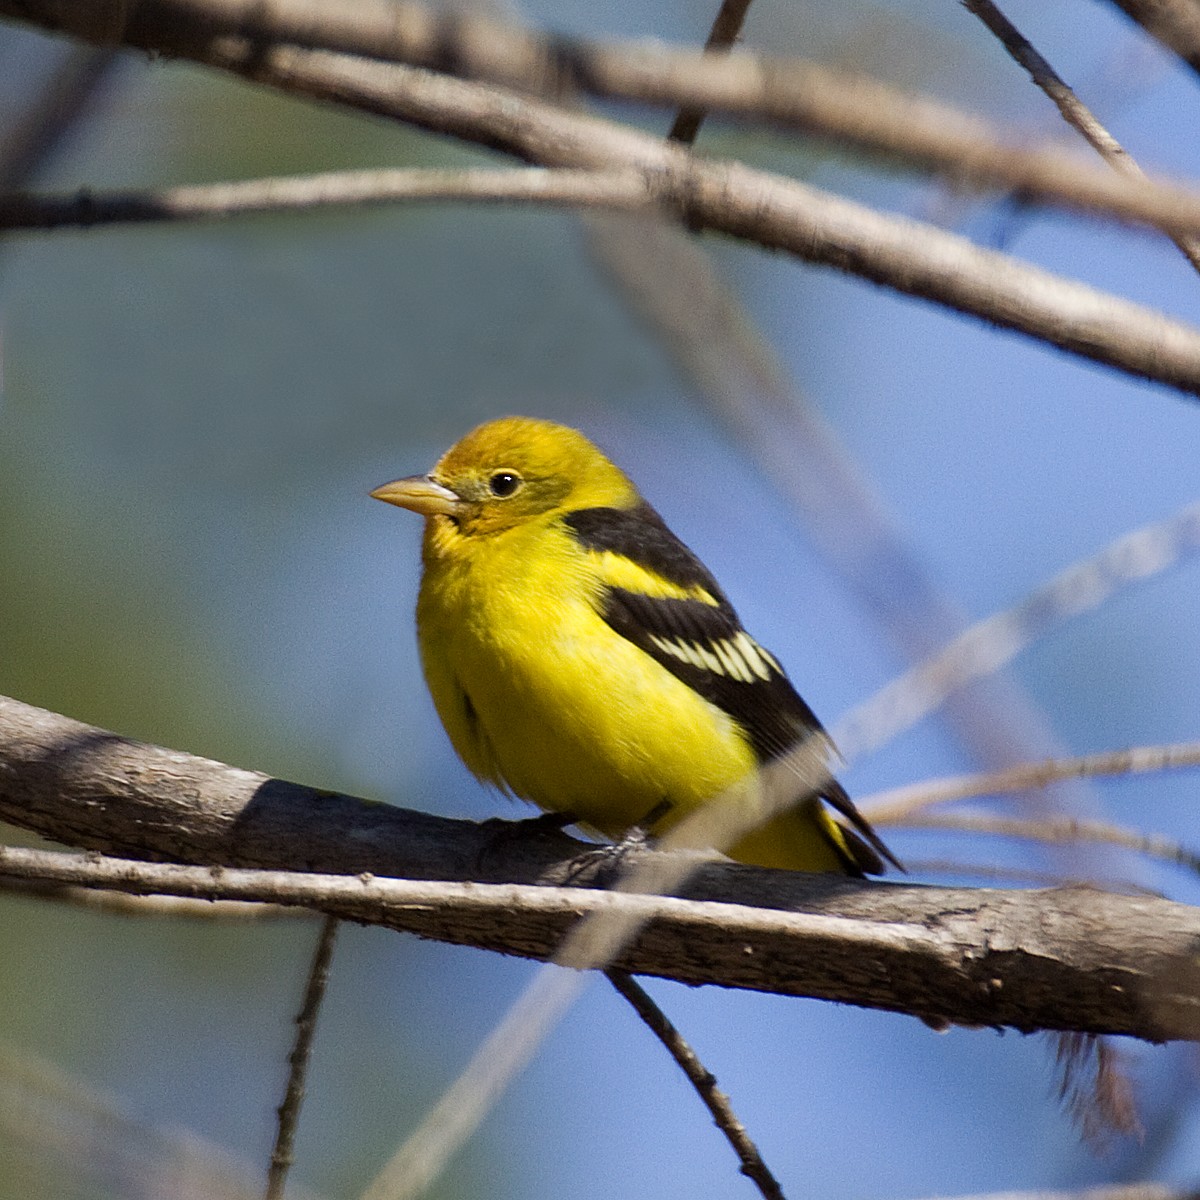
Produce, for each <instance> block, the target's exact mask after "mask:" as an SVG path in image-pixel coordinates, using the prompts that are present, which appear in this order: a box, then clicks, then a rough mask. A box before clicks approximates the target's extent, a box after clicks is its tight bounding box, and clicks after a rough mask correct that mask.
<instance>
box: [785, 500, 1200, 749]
mask: <svg viewBox="0 0 1200 1200" xmlns="http://www.w3.org/2000/svg"><path fill="white" fill-rule="evenodd" d="M1197 551H1200V503H1194V504H1189V505H1187V506H1185V507H1184V508H1182V509H1180V510H1179V511H1178V512H1175V513H1173V514H1172V515H1171V516H1170V517H1168V518H1166V519H1165V520H1163V521H1154V522H1151V523H1150V524H1148V525H1143V526H1142V527H1141V528H1140V529H1135V530H1133V532H1131V533H1126V534H1122V535H1121V536H1120V537H1118V538H1115V539H1114V540H1113V541H1111V542H1109V544H1108V545H1107V546H1105V547H1104V548H1103V549H1102V550H1101V551H1099V553H1097V554H1094V555H1092V556H1091V557H1090V558H1085V559H1081V560H1080V561H1078V562H1076V563H1073V564H1072V565H1071V566H1069V567H1067V568H1066V569H1065V570H1063V571H1060V572H1059V573H1058V574H1057V575H1055V576H1054V577H1053V578H1052V579H1050V580H1049V582H1047V583H1045V584H1043V585H1042V586H1041V587H1038V588H1035V589H1034V590H1033V591H1031V592H1030V593H1029V594H1028V595H1027V596H1026V597H1025V599H1023V600H1022V601H1021V602H1020V603H1019V604H1016V605H1014V606H1013V607H1012V608H1010V609H1007V610H1005V611H1003V612H999V613H996V614H994V615H993V616H990V617H987V618H985V619H984V620H982V621H978V622H976V624H974V625H972V626H971V628H970V629H968V630H967V631H966V632H965V633H963V634H961V635H960V636H959V637H957V638H955V639H954V640H953V641H952V642H950V643H949V644H948V645H947V646H945V647H944V648H943V649H942V650H941V651H940V652H939V653H938V654H936V655H934V656H932V657H931V658H929V659H927V660H926V661H925V662H924V663H919V664H918V665H917V666H915V667H913V668H911V669H910V670H908V671H905V672H904V674H902V675H900V676H898V677H897V678H896V679H894V680H892V682H891V683H889V684H887V685H886V686H885V687H883V688H881V689H880V690H879V691H878V692H876V693H875V695H874V696H872V697H871V698H870V699H869V700H868V701H867V702H866V703H865V704H863V705H860V706H859V707H858V708H856V709H854V710H853V711H851V712H850V713H848V714H847V715H846V716H845V717H844V718H843V719H842V720H841V721H839V722H838V724H837V726H836V727H835V728H834V730H833V738H834V741H835V742H836V743H837V744H838V746H840V747H841V749H842V752H843V753H844V754H845V756H846V758H847V760H853V759H856V758H858V757H860V756H861V755H863V754H865V753H868V752H869V751H871V750H874V749H876V748H877V747H879V746H881V745H883V744H885V743H886V742H888V741H889V740H890V739H891V738H893V737H895V736H896V734H897V733H899V732H900V731H901V730H903V729H909V728H911V727H912V726H913V725H915V724H916V723H917V722H918V721H920V720H921V719H922V718H924V717H925V716H927V715H928V714H929V713H930V712H932V711H933V710H934V709H935V708H937V707H938V705H940V704H941V703H942V700H943V698H944V697H945V696H947V695H948V694H949V693H950V692H952V691H954V690H955V689H957V688H960V687H963V686H965V685H966V684H967V683H969V682H971V681H972V680H973V679H976V678H980V677H983V676H987V675H991V674H992V673H993V672H995V671H998V670H1000V668H1001V667H1003V666H1005V665H1006V664H1008V663H1009V662H1011V661H1012V660H1013V659H1014V658H1015V657H1016V656H1017V655H1018V654H1019V653H1020V652H1021V651H1022V650H1024V649H1026V648H1027V647H1028V646H1029V645H1030V644H1031V643H1032V642H1034V641H1035V640H1036V639H1037V638H1039V637H1042V636H1043V635H1044V634H1045V633H1046V631H1047V630H1048V629H1050V628H1052V627H1053V626H1054V625H1057V624H1060V623H1061V622H1063V621H1064V620H1066V619H1068V618H1073V617H1078V616H1081V615H1082V614H1083V613H1087V612H1091V611H1092V610H1093V609H1095V608H1098V607H1099V606H1100V605H1101V604H1103V603H1104V602H1105V601H1106V600H1108V599H1109V598H1110V597H1111V596H1112V595H1113V594H1114V593H1115V592H1117V591H1120V590H1121V589H1123V588H1126V587H1128V586H1130V585H1131V584H1133V583H1138V582H1141V581H1143V580H1146V579H1150V578H1152V577H1153V576H1155V575H1158V574H1160V573H1161V572H1162V571H1164V570H1166V569H1167V568H1168V567H1171V566H1175V565H1176V564H1178V563H1180V562H1182V561H1183V560H1184V559H1186V558H1189V557H1191V556H1192V555H1194V554H1195V553H1196V552H1197ZM779 761H781V762H782V761H784V760H779Z"/></svg>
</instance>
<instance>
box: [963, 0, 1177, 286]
mask: <svg viewBox="0 0 1200 1200" xmlns="http://www.w3.org/2000/svg"><path fill="white" fill-rule="evenodd" d="M962 3H963V5H964V6H965V7H966V9H967V10H968V11H969V12H971V13H974V14H975V16H977V17H978V18H979V19H980V20H981V21H982V22H983V23H984V24H985V25H986V26H987V27H988V29H990V30H991V31H992V33H994V34H995V35H996V37H997V38H998V39H999V41H1000V44H1001V45H1002V46H1003V47H1004V48H1005V50H1007V51H1008V53H1009V54H1010V55H1011V56H1012V57H1013V58H1014V59H1015V60H1016V61H1017V63H1019V64H1020V65H1021V66H1022V67H1024V68H1025V70H1026V71H1028V72H1029V76H1030V78H1031V79H1032V80H1033V82H1034V83H1035V84H1037V86H1038V87H1040V88H1041V89H1042V91H1043V92H1045V93H1046V95H1047V96H1049V97H1050V99H1051V100H1052V101H1053V102H1054V104H1055V106H1056V107H1057V108H1058V111H1059V112H1060V113H1061V114H1062V117H1063V120H1064V121H1066V122H1067V124H1068V125H1070V126H1071V127H1072V128H1073V129H1076V130H1078V132H1079V133H1080V134H1081V135H1082V137H1083V138H1084V140H1085V141H1086V142H1087V143H1088V145H1089V146H1091V147H1092V149H1093V150H1095V151H1096V153H1097V154H1099V155H1100V157H1101V158H1102V159H1104V161H1105V162H1106V163H1108V165H1109V166H1110V167H1112V168H1113V170H1115V171H1120V172H1121V174H1123V175H1126V176H1128V177H1129V178H1131V179H1145V178H1146V173H1145V171H1143V170H1142V168H1141V167H1140V166H1138V164H1137V161H1136V160H1135V159H1134V158H1133V156H1132V155H1131V154H1130V153H1129V152H1128V151H1127V150H1126V149H1125V147H1124V146H1122V145H1121V143H1120V142H1118V141H1117V139H1116V138H1115V137H1113V135H1112V134H1111V133H1109V131H1108V130H1107V129H1106V128H1105V127H1104V126H1103V125H1102V124H1101V123H1100V121H1099V120H1098V119H1097V117H1096V115H1095V114H1094V113H1093V112H1092V110H1091V109H1090V108H1088V106H1087V105H1086V104H1084V103H1083V101H1082V100H1080V99H1079V97H1078V96H1077V95H1076V94H1075V92H1074V90H1073V89H1072V88H1071V87H1070V86H1069V85H1068V84H1067V83H1066V82H1064V80H1063V79H1062V78H1061V76H1060V75H1059V74H1058V72H1057V71H1055V70H1054V68H1053V67H1052V66H1051V65H1050V64H1049V63H1048V62H1047V61H1046V60H1045V59H1044V58H1043V57H1042V55H1041V54H1039V53H1038V51H1037V50H1036V49H1035V47H1034V46H1033V44H1032V43H1031V42H1030V41H1029V40H1028V39H1027V38H1026V37H1025V36H1024V35H1023V34H1022V33H1021V31H1020V30H1019V29H1017V27H1016V26H1015V25H1014V24H1013V23H1012V22H1011V21H1010V20H1009V19H1008V17H1006V16H1005V15H1004V13H1002V12H1001V11H1000V9H999V8H998V7H997V6H996V5H995V4H994V3H992V0H962ZM1168 236H1170V237H1171V240H1172V241H1173V242H1174V243H1175V245H1176V246H1178V247H1179V249H1180V251H1181V253H1182V254H1183V256H1184V257H1185V258H1186V259H1187V260H1188V262H1190V263H1191V264H1192V266H1193V267H1194V268H1195V269H1196V270H1197V271H1200V241H1198V240H1197V239H1196V238H1194V237H1186V236H1182V235H1179V234H1172V235H1168Z"/></svg>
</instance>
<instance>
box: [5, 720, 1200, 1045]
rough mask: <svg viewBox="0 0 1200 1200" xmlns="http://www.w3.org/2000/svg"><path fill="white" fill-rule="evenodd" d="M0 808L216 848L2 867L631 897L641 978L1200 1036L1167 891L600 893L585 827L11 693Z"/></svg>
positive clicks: (427, 892) (955, 1014)
mask: <svg viewBox="0 0 1200 1200" xmlns="http://www.w3.org/2000/svg"><path fill="white" fill-rule="evenodd" d="M0 818H3V819H4V820H8V821H11V822H13V823H14V824H19V825H22V826H24V827H26V828H30V829H34V830H36V831H38V832H40V833H42V834H44V835H46V836H48V837H53V838H56V839H58V840H60V841H68V842H71V843H73V844H75V845H77V846H83V847H93V848H102V849H104V850H106V851H108V852H110V853H116V854H122V855H125V856H134V857H137V858H156V859H177V860H182V861H184V862H191V863H199V864H218V865H219V867H227V868H228V869H215V870H214V869H213V868H212V867H211V866H176V865H174V864H154V863H145V862H135V861H119V862H114V861H111V860H107V859H97V858H94V857H88V856H84V857H79V856H75V855H52V854H49V853H47V852H45V851H41V852H39V851H30V850H15V849H13V850H9V851H7V852H6V853H5V855H4V857H3V859H2V860H0V873H3V874H4V875H8V876H15V877H22V878H38V879H43V880H50V881H53V882H57V883H63V884H72V885H80V884H83V885H86V886H91V887H105V888H114V889H117V890H123V891H132V892H154V893H161V894H169V895H183V896H198V897H206V898H223V899H243V900H244V899H259V900H268V901H272V902H276V903H284V904H294V905H295V904H299V905H304V906H308V907H313V908H317V909H320V910H322V911H324V912H327V913H331V914H333V915H335V916H341V917H346V918H349V919H352V920H358V921H368V922H373V923H377V924H383V925H387V926H390V927H392V928H395V929H401V930H406V931H409V932H413V933H417V934H420V935H421V936H424V937H431V938H436V939H438V940H441V941H447V942H453V943H459V944H465V945H472V946H478V947H482V948H484V949H490V950H498V951H501V952H503V953H508V954H519V955H523V956H525V957H530V958H538V959H544V958H548V957H550V956H551V955H552V954H553V953H554V951H555V950H556V949H557V947H558V946H559V944H560V942H561V940H562V937H563V935H564V934H565V932H566V931H567V930H568V929H569V928H570V927H571V926H572V925H573V924H574V923H575V922H576V921H577V920H578V918H579V917H580V916H582V915H584V914H586V913H591V912H605V911H607V912H611V911H621V912H630V911H632V912H636V913H638V914H640V915H642V916H644V917H647V918H648V919H649V923H648V924H647V925H646V927H645V928H644V929H643V930H642V931H641V932H640V934H639V935H638V936H637V938H636V939H635V940H634V942H633V943H632V944H631V945H630V946H629V947H628V948H627V949H626V950H625V951H624V952H623V953H622V954H621V955H620V957H619V959H618V960H617V963H616V964H615V965H617V966H619V967H621V968H622V969H625V970H629V971H633V972H635V973H638V974H651V975H662V976H666V977H669V978H674V979H680V980H683V981H684V982H687V983H719V984H722V985H725V986H731V987H745V988H752V989H757V990H763V991H776V992H782V993H785V994H791V995H804V996H817V997H821V998H825V999H833V1000H841V1001H845V1002H849V1003H853V1004H861V1005H866V1006H869V1007H874V1008H884V1009H889V1010H893V1011H898V1012H908V1013H914V1014H917V1015H920V1016H923V1017H925V1018H927V1019H931V1020H949V1021H954V1022H958V1023H963V1024H972V1025H998V1026H1002V1025H1007V1026H1012V1027H1015V1028H1017V1029H1020V1030H1024V1031H1029V1030H1035V1029H1073V1030H1083V1031H1087V1032H1094V1033H1126V1034H1130V1035H1132V1036H1136V1037H1142V1038H1148V1039H1151V1040H1163V1039H1168V1038H1184V1037H1187V1038H1194V1037H1197V1036H1200V958H1198V953H1197V952H1198V951H1200V911H1197V910H1196V909H1193V908H1190V907H1187V906H1185V905H1181V904H1174V903H1171V902H1169V901H1165V900H1158V899H1153V898H1144V897H1129V896H1118V895H1109V894H1105V893H1102V892H1097V891H1093V890H1090V889H1080V888H1063V889H1055V890H1043V891H1026V892H1004V891H995V890H989V889H964V888H932V887H920V886H915V885H900V884H881V883H876V884H870V883H863V882H859V881H854V880H848V879H842V878H839V877H832V876H806V875H799V874H791V873H786V872H778V871H766V870H758V869H754V868H750V867H741V866H737V865H734V864H726V863H715V862H706V863H703V864H701V865H700V866H699V867H698V869H697V871H696V873H695V875H694V876H693V879H692V881H691V883H690V884H689V886H688V888H687V895H688V897H690V899H679V898H673V897H668V898H663V897H655V896H645V895H631V894H628V893H612V892H608V891H600V890H596V887H595V886H594V885H596V884H598V883H603V881H604V878H605V877H606V876H607V875H608V874H610V872H608V871H607V870H606V869H605V865H604V863H603V862H600V863H597V862H596V861H594V858H588V857H586V856H585V858H584V859H582V860H581V859H579V858H578V857H570V855H572V854H577V852H578V851H579V850H580V849H581V847H580V845H579V844H578V843H577V842H573V841H572V840H571V839H569V838H565V837H562V836H561V835H555V834H549V833H547V834H542V835H529V834H528V833H527V832H526V833H525V834H524V835H523V836H518V835H514V834H513V833H512V832H511V827H510V826H508V825H507V824H506V823H503V822H492V823H485V824H484V825H475V824H472V823H470V822H465V821H451V820H447V819H443V818H438V817H433V816H429V815H427V814H423V813H416V812H409V811H406V810H402V809H396V808H391V807H388V806H385V805H380V804H372V803H369V802H367V801H364V800H356V799H354V798H352V797H349V796H340V795H330V794H328V793H320V792H316V791H314V790H312V789H310V788H304V787H300V786H298V785H295V784H289V783H285V782H283V781H281V780H277V779H270V778H267V777H265V776H263V775H259V774H256V773H255V772H251V771H243V770H239V769H237V768H234V767H228V766H225V765H223V764H221V763H216V762H212V761H211V760H208V759H202V758H194V757H192V756H190V755H187V754H182V753H179V752H175V751H169V750H164V749H160V748H158V747H153V746H146V745H144V744H141V743H137V742H133V741H130V740H128V739H125V738H120V737H118V736H116V735H115V734H111V733H105V732H103V731H101V730H98V729H94V728H91V727H89V726H85V725H81V724H79V723H78V722H75V721H71V720H68V719H67V718H65V717H61V716H57V715H55V714H53V713H47V712H44V711H42V710H40V709H35V708H31V707H29V706H27V705H23V704H20V703H18V702H17V701H14V700H0ZM242 866H257V867H262V868H266V870H265V871H253V872H247V871H241V870H238V869H236V868H237V867H242ZM298 870H301V871H312V872H317V871H320V872H323V874H299V873H297V871H298ZM350 872H354V873H355V874H354V875H349V874H348V873H350ZM368 872H369V873H371V874H365V873H368ZM385 874H402V875H406V876H408V878H405V879H381V878H378V877H377V876H379V875H385ZM478 880H488V881H492V882H489V883H480V882H476V881H478ZM500 880H505V881H508V882H496V881H500ZM568 884H576V885H584V886H565V885H568ZM588 885H592V886H588Z"/></svg>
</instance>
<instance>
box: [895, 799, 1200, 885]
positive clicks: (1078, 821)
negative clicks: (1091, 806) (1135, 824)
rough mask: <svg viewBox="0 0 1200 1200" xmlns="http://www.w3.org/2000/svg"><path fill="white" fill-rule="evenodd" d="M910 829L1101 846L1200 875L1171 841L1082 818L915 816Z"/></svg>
mask: <svg viewBox="0 0 1200 1200" xmlns="http://www.w3.org/2000/svg"><path fill="white" fill-rule="evenodd" d="M904 824H905V826H906V827H907V828H909V829H957V830H961V831H963V832H966V833H989V834H995V835H996V836H998V837H1012V838H1021V839H1023V840H1024V841H1030V842H1048V843H1051V844H1062V843H1066V842H1101V843H1104V844H1105V845H1109V846H1120V847H1122V848H1123V849H1125V850H1134V851H1136V852H1137V853H1138V854H1145V855H1147V856H1149V857H1150V858H1160V859H1163V860H1164V861H1166V862H1171V863H1175V864H1176V865H1177V866H1181V867H1184V868H1186V869H1187V870H1189V871H1192V872H1194V873H1197V874H1200V854H1197V853H1196V852H1195V851H1194V850H1189V849H1188V848H1187V847H1186V846H1183V845H1180V843H1179V842H1176V841H1174V840H1172V839H1171V838H1165V837H1162V836H1160V835H1158V834H1147V833H1138V832H1137V830H1134V829H1126V828H1124V827H1123V826H1120V825H1114V824H1112V823H1111V822H1108V821H1094V820H1086V819H1084V818H1081V817H1044V818H1042V819H1040V820H1026V819H1024V818H1018V817H995V816H990V815H988V814H985V813H915V814H912V815H910V816H908V817H906V818H905V821H904Z"/></svg>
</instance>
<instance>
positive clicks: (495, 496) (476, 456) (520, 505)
mask: <svg viewBox="0 0 1200 1200" xmlns="http://www.w3.org/2000/svg"><path fill="white" fill-rule="evenodd" d="M371 495H372V496H373V497H374V498H375V499H376V500H384V501H386V502H387V503H388V504H396V505H399V507H401V508H407V509H411V510H412V511H413V512H417V513H421V514H422V515H423V516H425V517H428V518H431V519H435V518H437V517H445V518H448V519H449V520H450V521H452V522H453V523H454V524H455V525H456V526H457V527H458V530H459V532H460V533H462V534H464V535H467V536H472V537H474V536H481V535H486V534H493V533H501V532H503V531H504V530H507V529H512V528H515V527H516V526H519V525H523V524H525V523H527V522H529V521H531V520H533V519H535V518H537V517H539V516H542V515H545V514H553V513H557V512H570V511H573V510H575V509H580V508H600V507H612V508H626V507H629V506H631V505H633V504H636V503H637V502H638V494H637V491H636V489H635V488H634V486H633V484H632V483H630V481H629V479H628V478H627V477H626V476H625V474H624V472H623V471H621V469H620V468H619V467H617V466H615V465H614V464H613V463H611V462H609V460H608V459H607V458H605V457H604V455H603V454H602V453H601V452H600V451H599V450H598V449H597V448H596V447H595V446H594V445H593V444H592V443H591V442H589V441H588V439H587V438H585V437H584V436H583V434H581V433H578V432H577V431H576V430H574V429H569V428H568V427H567V426H565V425H556V424H554V423H553V422H552V421H540V420H536V419H535V418H533V417H501V418H500V419H499V420H497V421H489V422H488V423H487V424H485V425H480V426H479V427H478V428H477V429H473V430H472V431H471V432H470V433H468V434H467V435H466V436H465V437H464V438H462V439H461V440H460V441H458V442H456V443H455V444H454V445H453V446H451V447H450V449H449V450H447V451H446V453H445V454H444V455H443V456H442V458H441V460H440V461H439V462H438V464H437V466H436V467H434V468H433V470H432V471H430V472H429V474H428V475H410V476H408V477H407V478H406V479H396V480H393V482H391V483H385V484H384V485H383V486H382V487H378V488H376V489H375V490H374V491H373V492H372V493H371Z"/></svg>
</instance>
